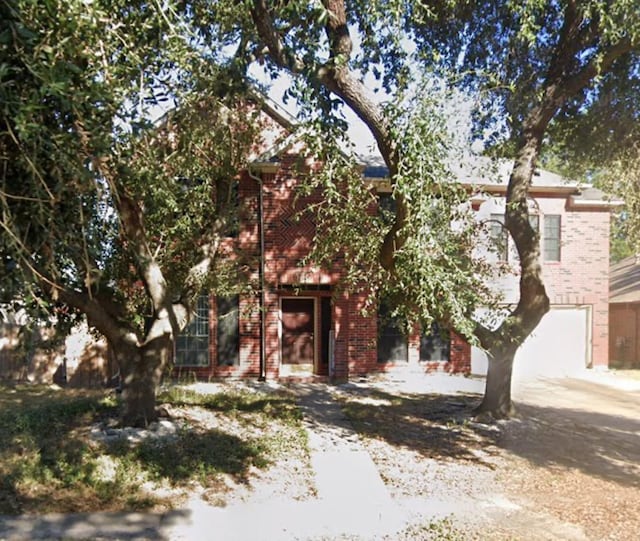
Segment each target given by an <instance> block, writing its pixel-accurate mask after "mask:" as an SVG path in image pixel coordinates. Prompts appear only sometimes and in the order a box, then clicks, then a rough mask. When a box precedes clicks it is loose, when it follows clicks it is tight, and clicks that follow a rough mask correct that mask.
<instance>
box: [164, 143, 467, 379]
mask: <svg viewBox="0 0 640 541" xmlns="http://www.w3.org/2000/svg"><path fill="white" fill-rule="evenodd" d="M296 159H297V156H296V155H286V156H283V157H282V158H281V161H280V162H279V163H278V165H277V166H267V167H265V168H264V169H263V171H262V172H261V174H260V175H259V176H258V175H255V174H254V175H249V174H248V173H245V174H244V175H242V177H241V179H240V184H239V199H240V201H241V202H242V207H241V212H240V214H241V226H240V233H239V235H238V237H237V239H236V240H235V242H237V243H238V247H239V248H240V250H241V251H242V253H243V254H244V256H245V257H247V258H248V259H249V260H252V261H254V262H255V269H254V270H253V274H252V276H251V278H253V279H254V280H255V281H256V282H258V281H259V277H260V275H259V257H260V221H259V215H260V212H259V211H260V208H259V194H260V190H262V212H263V224H264V226H263V227H264V229H263V235H264V285H265V287H264V308H263V312H262V313H263V315H264V333H265V336H264V368H263V370H262V371H261V360H260V359H261V355H260V352H261V347H262V346H261V326H262V324H261V318H260V314H261V311H260V300H261V299H260V294H259V293H258V294H256V295H254V296H246V295H245V296H241V297H240V314H241V315H240V324H239V331H240V332H239V343H240V345H239V347H240V355H239V362H238V364H237V365H233V366H219V365H218V362H217V358H216V356H217V353H216V352H217V345H216V336H217V328H216V325H217V311H216V301H215V298H213V297H212V298H211V299H210V310H209V321H210V333H209V358H210V364H209V366H206V367H205V366H200V367H190V366H177V367H176V368H175V369H174V376H176V377H178V378H181V379H189V378H197V379H205V380H206V379H214V378H221V377H251V378H258V377H260V376H261V372H262V373H263V375H264V376H265V377H266V378H267V379H280V380H286V379H289V378H296V379H300V378H313V379H316V380H334V381H345V380H347V379H349V378H350V377H351V378H353V377H358V376H364V375H367V374H371V373H375V372H381V371H387V370H392V369H394V368H396V365H397V364H399V363H380V362H378V358H377V357H378V355H377V348H376V345H377V333H378V327H377V320H376V318H375V317H371V316H365V315H363V313H362V308H363V306H364V303H365V294H364V293H346V292H341V291H338V290H337V289H336V286H337V285H338V283H339V281H340V277H341V272H342V269H341V267H340V264H339V261H338V262H336V264H335V266H334V268H331V269H318V268H314V267H312V266H309V265H304V264H303V260H304V258H305V256H307V255H308V254H309V250H310V248H311V243H312V240H313V236H314V233H315V225H314V220H313V217H312V216H311V215H309V214H305V213H304V212H303V209H305V208H307V207H308V206H309V205H312V204H314V203H318V202H320V201H321V200H322V197H321V193H320V192H316V193H313V194H311V195H310V196H306V197H297V196H296V184H297V182H298V176H297V173H296V171H297V169H296V167H297V166H296ZM256 177H257V178H256ZM290 298H298V299H310V300H313V306H314V325H315V333H314V338H315V340H314V348H315V351H314V357H315V361H314V366H313V368H312V369H310V370H304V369H303V370H297V367H295V366H293V367H292V366H287V364H286V363H285V362H283V359H282V340H283V337H282V333H283V325H282V319H281V314H282V311H281V303H282V300H283V299H290ZM323 299H325V300H324V301H323ZM328 305H330V316H327V317H326V319H330V329H329V330H330V331H331V332H332V337H333V342H332V344H333V356H332V361H333V362H332V363H331V364H327V363H323V362H322V359H321V355H322V348H323V347H327V346H326V344H325V345H324V346H323V343H322V342H323V339H324V338H326V333H325V335H324V336H323V335H322V329H321V325H322V317H323V314H322V310H324V309H325V308H323V306H324V307H326V306H328ZM325 316H326V314H325ZM419 339H420V338H419V335H417V334H416V335H414V336H412V337H410V339H409V351H410V354H409V363H411V364H414V365H416V366H418V367H419V369H420V370H424V371H433V370H446V371H450V372H464V373H466V372H468V371H469V362H470V355H469V352H468V350H469V346H468V345H467V344H466V343H465V342H464V341H463V340H461V339H460V338H459V337H457V336H455V335H454V336H453V337H452V342H451V348H450V350H451V355H450V359H449V360H448V361H445V362H429V363H427V362H422V363H419V362H418V357H419V355H418V350H419ZM404 364H407V363H404Z"/></svg>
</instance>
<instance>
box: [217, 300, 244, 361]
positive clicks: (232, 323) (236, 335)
mask: <svg viewBox="0 0 640 541" xmlns="http://www.w3.org/2000/svg"><path fill="white" fill-rule="evenodd" d="M216 303H217V307H218V327H217V328H218V330H217V333H216V338H217V345H218V348H217V353H218V365H220V366H223V365H225V366H232V365H236V364H238V363H239V362H240V322H239V318H238V316H239V313H240V299H239V297H238V295H233V296H231V297H217V298H216Z"/></svg>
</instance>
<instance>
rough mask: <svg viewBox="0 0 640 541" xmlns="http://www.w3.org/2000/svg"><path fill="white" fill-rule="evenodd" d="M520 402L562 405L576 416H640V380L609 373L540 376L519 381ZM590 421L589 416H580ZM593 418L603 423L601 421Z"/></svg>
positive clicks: (515, 389)
mask: <svg viewBox="0 0 640 541" xmlns="http://www.w3.org/2000/svg"><path fill="white" fill-rule="evenodd" d="M513 398H514V400H515V401H516V403H522V404H528V405H531V406H540V407H548V408H559V409H560V410H562V411H565V414H566V415H568V416H572V415H573V414H577V413H579V412H585V413H586V412H591V413H598V414H601V415H607V416H621V417H626V418H630V419H634V420H638V419H640V380H632V379H629V378H625V377H622V376H617V375H615V374H614V373H609V372H602V373H598V372H585V373H584V374H582V376H581V377H573V378H557V379H556V378H538V379H534V380H530V381H525V382H516V383H514V386H513ZM580 418H581V419H582V420H583V421H584V422H586V423H589V422H590V420H589V416H582V415H581V416H580ZM592 421H593V422H594V423H595V424H597V425H598V426H600V421H601V420H598V419H597V418H595V417H594V418H593V419H592Z"/></svg>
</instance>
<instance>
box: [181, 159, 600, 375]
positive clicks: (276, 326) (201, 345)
mask: <svg viewBox="0 0 640 541" xmlns="http://www.w3.org/2000/svg"><path fill="white" fill-rule="evenodd" d="M266 156H267V158H266V159H262V160H258V161H256V162H255V163H254V164H253V166H252V167H251V171H246V172H244V173H243V174H242V175H241V178H240V180H239V185H238V196H239V200H240V201H241V203H242V205H243V207H244V212H243V213H242V215H243V217H242V219H241V224H240V233H239V235H238V237H237V239H236V242H237V243H238V245H239V247H240V248H241V249H242V250H243V251H244V252H246V253H250V254H253V255H254V256H255V261H256V262H257V263H256V267H257V268H256V269H255V275H254V277H255V278H256V279H257V281H258V282H259V283H260V287H259V291H258V293H257V294H255V295H250V296H246V295H245V296H239V297H232V298H217V299H216V298H207V297H202V298H201V301H200V305H199V309H198V315H197V317H196V319H195V321H194V322H193V323H192V324H191V326H190V328H189V330H188V332H187V333H186V334H185V336H183V337H181V338H180V339H178V342H177V346H176V357H175V361H176V363H175V364H176V367H175V370H174V374H176V375H184V374H194V375H196V376H197V377H199V378H218V377H226V376H233V377H255V378H267V379H275V378H290V377H297V378H299V377H319V378H330V379H338V380H344V379H347V378H350V377H354V376H359V375H364V374H370V373H374V372H378V371H386V370H389V369H390V368H392V367H396V366H402V365H406V366H414V367H416V368H417V369H419V370H431V369H445V370H449V371H459V372H469V371H473V372H475V373H482V372H483V371H485V370H486V356H485V355H484V353H483V352H482V351H480V350H478V349H477V348H471V347H470V346H469V345H468V344H466V343H465V342H464V341H463V340H461V339H460V338H459V337H458V336H456V335H455V333H450V334H449V335H448V336H449V339H446V338H442V335H441V333H439V332H431V333H428V334H425V333H423V334H422V335H421V334H419V333H416V334H415V335H413V336H410V337H409V338H408V339H407V338H405V337H404V336H402V333H401V332H400V331H398V330H397V328H395V327H394V326H393V325H390V324H388V323H383V322H382V320H380V321H378V318H376V317H371V316H369V317H367V316H365V315H363V314H362V311H361V309H362V307H363V305H364V302H365V297H364V295H363V294H358V293H355V294H348V293H344V292H342V291H341V290H340V288H339V284H340V279H341V274H342V272H343V270H342V268H341V266H340V264H339V263H336V265H335V266H334V268H332V269H318V268H313V267H311V266H309V265H302V264H301V262H302V261H303V259H304V256H306V255H307V254H308V252H309V250H310V247H311V242H312V239H313V235H314V231H315V225H314V221H313V218H312V216H311V215H309V214H305V213H304V212H301V211H302V210H303V209H305V208H306V207H307V206H309V205H311V204H313V203H314V202H317V201H318V200H319V199H320V198H321V194H320V193H315V194H314V195H312V196H308V197H306V198H305V197H299V198H296V190H295V188H296V184H297V182H298V178H297V173H296V171H297V169H296V167H295V166H294V164H295V162H296V159H297V155H296V154H295V152H294V151H291V150H286V147H285V150H284V151H281V152H279V153H277V154H272V155H269V154H268V155H266ZM505 167H506V168H505V169H504V170H501V171H500V170H498V171H495V172H494V173H493V174H492V175H491V176H490V177H489V178H488V179H487V178H482V176H478V177H473V176H467V177H465V176H464V175H461V178H460V181H461V182H463V183H464V184H465V185H468V186H469V191H470V194H471V203H472V205H473V207H474V208H475V209H476V210H477V216H478V219H479V220H486V221H488V222H491V223H498V225H499V221H500V220H501V219H502V216H503V215H504V195H505V192H506V179H507V178H508V166H505ZM383 174H384V171H383V170H381V168H380V167H365V168H364V175H365V178H369V177H370V178H371V179H372V180H374V179H378V180H379V178H380V177H381V176H382V175H383ZM496 179H497V180H496ZM530 201H531V208H530V211H531V215H532V224H533V225H534V226H535V227H537V228H539V231H540V235H541V242H542V254H543V257H542V259H543V267H544V269H543V272H544V278H545V284H546V286H547V292H548V294H549V297H550V300H551V305H552V307H551V311H550V312H549V314H547V315H546V316H545V317H544V319H543V321H542V322H541V324H540V326H539V328H538V329H537V330H536V332H535V333H534V334H533V335H532V336H531V337H530V338H529V339H528V340H527V341H526V343H525V345H524V346H523V347H522V348H521V351H520V352H519V353H518V356H517V361H516V369H515V370H516V374H518V373H521V374H524V373H547V374H549V375H560V374H565V373H570V372H572V371H575V370H577V369H579V368H584V367H590V366H593V367H606V366H607V364H608V353H607V341H608V334H607V322H608V303H607V299H608V268H609V244H608V239H609V220H610V209H611V207H612V204H611V203H610V202H609V201H607V200H606V199H605V198H604V196H603V194H602V193H601V192H599V191H598V190H594V189H592V188H581V187H580V186H579V185H577V184H576V183H567V182H565V181H564V180H563V179H562V178H560V177H559V176H557V175H553V174H550V173H546V172H544V173H542V174H540V175H537V176H536V177H535V178H534V182H533V186H532V189H531V198H530ZM498 231H502V229H501V228H496V229H495V232H496V234H502V233H497V232H498ZM498 257H502V258H503V259H504V260H505V261H507V262H513V263H515V260H514V257H515V252H514V250H513V248H512V246H511V243H510V241H509V239H506V238H505V240H504V251H503V254H502V256H498ZM516 268H517V265H514V269H516ZM495 286H496V287H497V288H498V289H500V290H501V291H503V292H504V294H505V298H504V302H505V305H508V304H510V303H514V302H516V301H517V296H516V295H517V276H516V274H515V273H514V274H512V275H507V276H501V277H500V278H498V279H496V282H495ZM445 336H446V335H445Z"/></svg>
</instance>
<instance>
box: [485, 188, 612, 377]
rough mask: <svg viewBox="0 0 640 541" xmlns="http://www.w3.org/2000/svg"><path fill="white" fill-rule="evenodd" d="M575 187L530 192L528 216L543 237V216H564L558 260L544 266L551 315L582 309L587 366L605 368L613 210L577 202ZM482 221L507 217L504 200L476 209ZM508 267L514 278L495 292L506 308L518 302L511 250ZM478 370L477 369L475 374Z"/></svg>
mask: <svg viewBox="0 0 640 541" xmlns="http://www.w3.org/2000/svg"><path fill="white" fill-rule="evenodd" d="M577 193H579V191H578V189H577V188H576V187H575V186H574V187H571V186H558V187H555V189H554V190H553V191H544V190H540V191H536V189H535V188H534V189H532V191H531V193H530V200H529V203H530V209H529V211H530V214H532V215H535V216H538V219H539V228H540V229H539V231H540V234H541V237H542V236H543V227H544V225H543V219H544V217H545V216H548V215H554V216H559V217H560V259H559V261H545V260H544V257H543V258H542V261H541V263H542V273H543V279H544V284H545V287H546V290H547V295H548V296H549V300H550V303H551V310H552V311H553V310H559V309H576V310H577V309H580V310H583V311H585V312H584V313H586V320H587V321H586V325H587V326H588V329H587V331H586V342H587V344H586V349H587V351H586V359H585V362H584V363H583V364H584V365H585V366H588V367H593V368H603V367H607V366H608V364H609V351H608V348H609V344H608V341H609V231H610V206H609V205H608V204H606V203H605V202H603V201H602V200H601V199H600V200H593V201H591V202H590V201H589V200H584V199H581V200H578V201H576V198H575V197H576V194H577ZM476 209H477V210H478V214H479V217H480V219H487V218H488V216H489V215H490V214H496V213H497V214H499V213H503V212H504V197H503V196H502V195H501V194H497V193H496V194H495V195H493V197H491V198H490V199H488V200H486V201H484V202H483V203H482V204H481V205H477V206H476ZM510 248H511V249H510V251H509V255H508V258H509V262H511V263H512V268H513V271H514V272H513V274H511V275H510V276H506V277H500V278H499V279H497V280H495V285H496V287H497V288H498V289H499V290H500V291H501V292H502V293H503V294H504V295H505V304H511V305H512V304H513V303H516V302H517V300H518V280H519V275H518V265H517V260H516V254H515V251H514V250H513V246H512V245H511V247H510ZM565 338H566V337H564V336H562V330H559V329H557V334H556V335H553V336H548V337H547V336H545V340H548V341H549V342H550V343H553V341H562V340H564V339H565ZM474 371H475V369H474Z"/></svg>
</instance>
